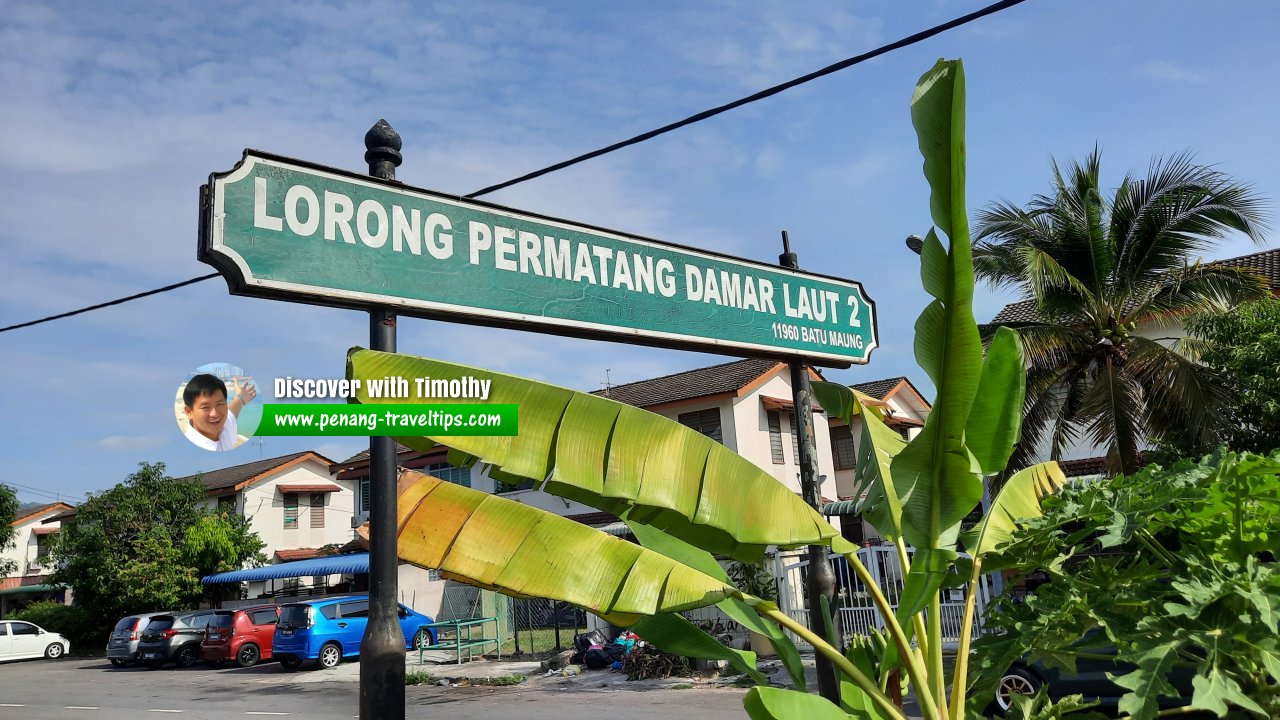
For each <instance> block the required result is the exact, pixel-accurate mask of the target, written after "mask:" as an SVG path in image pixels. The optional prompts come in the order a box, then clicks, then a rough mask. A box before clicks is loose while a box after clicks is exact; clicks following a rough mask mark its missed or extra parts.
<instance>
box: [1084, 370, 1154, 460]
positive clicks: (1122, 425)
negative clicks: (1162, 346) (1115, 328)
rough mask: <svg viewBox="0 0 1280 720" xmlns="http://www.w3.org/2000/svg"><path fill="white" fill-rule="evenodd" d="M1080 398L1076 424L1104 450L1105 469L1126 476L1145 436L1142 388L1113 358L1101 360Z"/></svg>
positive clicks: (1091, 440)
mask: <svg viewBox="0 0 1280 720" xmlns="http://www.w3.org/2000/svg"><path fill="white" fill-rule="evenodd" d="M1096 372H1097V376H1096V378H1095V379H1094V380H1093V382H1092V383H1091V384H1090V386H1089V388H1088V390H1086V391H1085V393H1084V397H1083V398H1081V402H1080V409H1079V412H1078V418H1077V422H1080V423H1082V424H1083V427H1084V435H1085V437H1086V438H1088V440H1089V441H1090V442H1092V443H1093V444H1094V445H1099V446H1104V447H1106V448H1107V465H1108V470H1109V471H1110V472H1112V473H1125V474H1130V473H1132V472H1134V471H1135V470H1136V469H1137V465H1138V440H1139V438H1143V437H1146V436H1147V426H1146V411H1145V397H1144V394H1143V389H1142V386H1141V385H1140V384H1139V383H1138V382H1137V379H1136V378H1135V377H1134V376H1133V374H1132V373H1131V372H1129V369H1128V368H1127V366H1126V365H1125V364H1124V363H1123V362H1121V361H1120V360H1119V359H1118V358H1116V357H1115V356H1110V355H1109V356H1107V357H1105V358H1104V359H1103V360H1102V361H1101V362H1100V363H1099V365H1098V367H1097V369H1096Z"/></svg>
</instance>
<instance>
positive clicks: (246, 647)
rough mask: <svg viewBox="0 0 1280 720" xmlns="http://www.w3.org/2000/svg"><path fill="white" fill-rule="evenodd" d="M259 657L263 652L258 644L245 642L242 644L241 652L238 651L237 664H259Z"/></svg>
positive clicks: (243, 665) (250, 665) (249, 665)
mask: <svg viewBox="0 0 1280 720" xmlns="http://www.w3.org/2000/svg"><path fill="white" fill-rule="evenodd" d="M259 657H261V654H260V653H259V652H258V646H257V645H254V644H253V643H245V644H243V645H241V646H240V652H238V653H236V664H237V665H239V666H240V667H253V666H254V665H257V664H258V658H259Z"/></svg>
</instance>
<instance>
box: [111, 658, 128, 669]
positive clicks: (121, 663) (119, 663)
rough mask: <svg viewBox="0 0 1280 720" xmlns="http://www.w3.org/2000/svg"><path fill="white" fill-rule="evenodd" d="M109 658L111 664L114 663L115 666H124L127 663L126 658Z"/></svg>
mask: <svg viewBox="0 0 1280 720" xmlns="http://www.w3.org/2000/svg"><path fill="white" fill-rule="evenodd" d="M110 660H111V664H112V665H114V666H115V667H124V666H125V665H128V664H129V661H128V660H121V659H120V658H110Z"/></svg>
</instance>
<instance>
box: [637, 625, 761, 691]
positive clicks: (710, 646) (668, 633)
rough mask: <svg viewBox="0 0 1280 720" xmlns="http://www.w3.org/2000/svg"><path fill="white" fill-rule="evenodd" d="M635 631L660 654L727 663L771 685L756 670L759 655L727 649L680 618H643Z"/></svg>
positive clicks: (759, 681)
mask: <svg viewBox="0 0 1280 720" xmlns="http://www.w3.org/2000/svg"><path fill="white" fill-rule="evenodd" d="M633 629H634V630H635V633H636V634H637V635H639V636H640V637H642V638H644V639H645V640H646V641H648V642H650V643H653V644H654V645H656V646H657V647H658V649H659V650H662V651H664V652H669V653H672V654H674V655H682V656H684V657H693V658H702V659H704V660H727V661H728V662H729V664H730V665H732V666H733V667H734V668H735V669H737V670H738V671H739V672H743V673H746V674H747V676H749V677H750V678H751V679H752V680H755V681H756V684H757V685H768V684H769V678H767V677H765V675H764V673H762V672H760V671H759V670H757V669H756V654H755V653H753V652H750V651H748V650H734V649H733V648H728V647H725V646H724V645H722V644H721V643H720V641H718V640H716V639H715V638H713V637H711V636H710V635H708V634H707V633H706V632H704V631H703V630H702V629H701V628H699V627H698V626H697V625H694V624H693V623H691V622H689V621H688V620H686V619H684V617H682V616H680V615H676V614H675V613H663V614H662V615H653V616H651V617H646V618H641V619H640V622H638V623H636V624H635V627H634V628H633Z"/></svg>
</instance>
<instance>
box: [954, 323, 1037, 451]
mask: <svg viewBox="0 0 1280 720" xmlns="http://www.w3.org/2000/svg"><path fill="white" fill-rule="evenodd" d="M1026 391H1027V372H1026V367H1025V366H1024V364H1023V359H1022V342H1021V341H1020V340H1019V339H1018V334H1017V333H1016V332H1014V331H1013V330H1010V329H1009V328H1007V327H1001V328H1000V329H998V330H996V334H995V337H993V338H992V339H991V345H990V346H988V348H987V357H986V359H985V360H983V362H982V377H981V379H980V380H979V381H978V394H977V395H976V396H975V397H974V400H973V408H972V409H971V410H970V411H969V422H968V423H967V424H966V426H965V433H964V440H965V444H966V445H968V446H969V450H971V451H972V452H973V456H974V457H975V458H977V460H978V467H980V468H982V474H983V475H994V474H995V473H998V472H1000V471H1001V470H1004V468H1005V465H1007V464H1008V463H1009V456H1010V455H1011V454H1012V453H1013V446H1014V444H1015V443H1017V442H1018V439H1019V438H1020V437H1021V436H1022V397H1023V396H1024V395H1025V394H1026Z"/></svg>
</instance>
